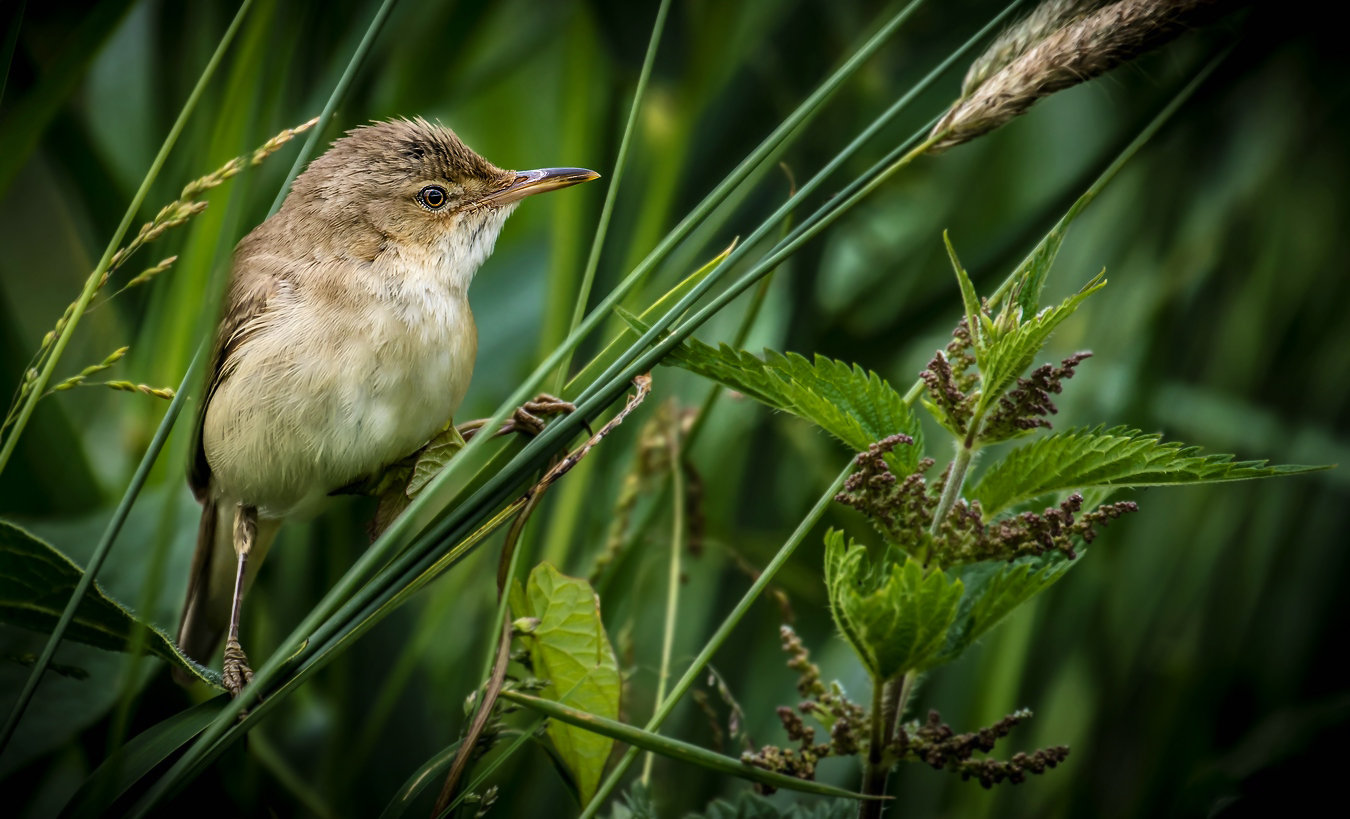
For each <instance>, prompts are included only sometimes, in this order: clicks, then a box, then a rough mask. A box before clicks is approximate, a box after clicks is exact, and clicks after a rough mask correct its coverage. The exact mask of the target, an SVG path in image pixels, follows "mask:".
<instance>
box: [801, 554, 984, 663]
mask: <svg viewBox="0 0 1350 819" xmlns="http://www.w3.org/2000/svg"><path fill="white" fill-rule="evenodd" d="M825 586H826V588H827V589H828V590H829V595H830V610H831V611H832V612H833V614H834V621H835V623H836V624H837V625H838V626H839V630H840V631H841V632H843V634H844V637H845V638H846V639H847V640H848V641H849V643H850V644H851V645H852V646H853V649H854V650H855V651H856V652H857V653H858V656H859V658H860V659H861V660H862V661H863V664H864V665H866V666H867V668H868V670H869V671H870V672H871V673H872V676H873V677H875V678H876V679H878V680H889V679H892V678H894V677H897V676H899V675H900V674H903V673H905V672H907V671H921V670H923V669H924V668H927V667H928V666H929V665H930V660H932V659H933V658H934V655H936V654H937V652H938V650H939V649H941V648H942V646H943V644H944V643H945V642H946V640H947V631H948V628H949V627H950V626H951V624H952V621H953V620H954V619H955V618H956V612H957V607H958V606H959V605H960V602H961V594H962V590H963V586H962V583H961V581H960V580H957V581H955V582H951V581H949V580H948V578H947V575H946V574H945V573H944V572H943V571H942V570H940V569H936V568H934V569H933V570H931V571H929V572H927V574H926V576H925V572H924V568H923V565H922V564H921V563H919V562H918V561H917V560H914V559H913V558H911V557H908V556H906V557H905V561H904V563H903V564H902V563H900V562H899V561H898V560H889V559H888V560H883V561H882V562H880V563H879V564H877V565H876V566H875V567H872V566H871V565H870V561H869V559H868V556H867V549H866V548H864V547H863V546H860V545H858V544H856V543H848V544H846V543H845V540H844V534H843V533H842V532H838V531H834V530H831V531H830V532H828V533H827V534H826V535H825Z"/></svg>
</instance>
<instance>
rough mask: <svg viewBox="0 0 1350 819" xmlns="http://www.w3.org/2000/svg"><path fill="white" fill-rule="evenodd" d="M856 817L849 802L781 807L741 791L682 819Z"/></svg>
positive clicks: (853, 808) (852, 802)
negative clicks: (732, 797) (730, 797)
mask: <svg viewBox="0 0 1350 819" xmlns="http://www.w3.org/2000/svg"><path fill="white" fill-rule="evenodd" d="M857 815H858V805H857V803H856V802H854V801H852V800H841V799H836V800H834V801H832V802H818V803H816V804H814V805H802V804H790V805H781V806H780V805H778V804H776V803H774V802H771V801H770V800H768V799H766V798H764V797H763V796H760V795H759V794H757V793H755V792H754V791H742V792H741V793H738V794H736V798H735V799H733V800H732V801H730V802H728V801H726V800H724V799H718V800H716V801H713V802H710V803H709V804H708V807H707V808H705V809H704V811H703V813H690V814H686V815H685V817H684V819H853V817H855V816H857ZM615 819H618V817H617V816H616V817H615Z"/></svg>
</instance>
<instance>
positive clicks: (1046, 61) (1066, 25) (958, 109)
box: [930, 0, 1239, 153]
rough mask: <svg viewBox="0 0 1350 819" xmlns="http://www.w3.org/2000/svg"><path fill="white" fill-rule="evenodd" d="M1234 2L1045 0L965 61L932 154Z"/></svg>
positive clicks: (1004, 121) (1205, 19) (1221, 11)
mask: <svg viewBox="0 0 1350 819" xmlns="http://www.w3.org/2000/svg"><path fill="white" fill-rule="evenodd" d="M1237 5H1239V3H1238V2H1237V0H1118V2H1114V3H1112V2H1103V0H1046V2H1044V3H1042V4H1041V5H1040V6H1038V7H1037V8H1036V9H1035V10H1034V11H1032V12H1031V14H1029V15H1028V16H1027V17H1026V18H1024V19H1023V20H1022V21H1021V22H1019V23H1018V24H1016V25H1014V26H1013V27H1011V28H1009V29H1008V30H1007V31H1005V32H1004V33H1003V34H1002V35H1000V36H999V37H998V38H997V39H996V40H994V42H993V43H992V44H991V45H990V47H989V48H988V49H986V50H985V52H984V54H982V55H981V56H980V57H979V58H978V59H977V60H976V61H975V62H974V63H973V64H972V65H971V67H970V70H969V71H968V72H967V73H966V78H965V82H964V83H963V84H962V88H961V98H960V99H959V100H957V101H956V102H955V103H954V104H953V105H952V107H951V109H950V110H949V111H948V112H947V114H946V115H945V116H944V117H943V118H942V119H941V120H940V121H939V122H938V124H937V125H936V126H935V127H934V128H933V133H934V134H935V135H936V134H940V133H942V132H944V131H945V132H946V136H945V137H943V138H942V139H941V140H939V141H938V142H937V143H935V144H934V145H933V147H932V148H931V149H930V152H931V153H936V152H939V151H943V150H946V149H948V148H951V147H954V146H956V145H960V144H961V143H963V142H968V141H970V140H972V139H974V138H975V137H977V136H980V135H982V134H986V133H988V132H990V131H992V130H994V129H996V128H999V127H1001V126H1003V125H1005V124H1007V123H1008V122H1010V121H1012V120H1013V119H1015V118H1017V117H1019V116H1021V115H1022V114H1024V113H1026V111H1027V110H1028V109H1029V108H1031V106H1032V105H1034V104H1036V102H1037V101H1038V100H1040V99H1042V98H1044V97H1047V96H1049V95H1051V94H1053V93H1055V92H1056V91H1062V90H1064V89H1065V88H1069V87H1071V86H1074V85H1077V84H1079V83H1081V82H1085V81H1087V80H1090V79H1092V78H1093V77H1097V76H1099V75H1101V74H1104V73H1106V72H1107V71H1110V70H1111V69H1112V68H1115V67H1116V66H1118V65H1120V64H1121V63H1125V62H1128V61H1129V60H1131V59H1134V58H1135V57H1137V56H1139V55H1141V54H1143V53H1145V52H1148V51H1151V50H1153V49H1155V48H1158V47H1159V46H1161V45H1163V44H1164V43H1166V42H1168V41H1170V40H1172V39H1175V38H1176V37H1177V36H1179V35H1181V34H1183V33H1185V32H1186V31H1189V30H1191V29H1194V28H1196V27H1197V26H1200V25H1204V24H1205V23H1208V22H1210V21H1212V20H1214V19H1216V18H1217V17H1219V16H1220V15H1222V14H1224V13H1226V12H1228V11H1229V10H1231V9H1232V8H1234V7H1235V6H1237Z"/></svg>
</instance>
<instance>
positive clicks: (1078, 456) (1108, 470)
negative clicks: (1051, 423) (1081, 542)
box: [970, 427, 1329, 517]
mask: <svg viewBox="0 0 1350 819" xmlns="http://www.w3.org/2000/svg"><path fill="white" fill-rule="evenodd" d="M1199 453H1200V448H1199V447H1187V446H1183V445H1182V444H1180V443H1163V442H1162V436H1161V435H1145V434H1144V433H1142V432H1140V431H1139V430H1137V429H1127V428H1126V427H1115V428H1113V429H1109V430H1105V431H1103V429H1102V427H1097V428H1095V429H1077V430H1068V431H1066V432H1062V433H1060V434H1058V435H1051V436H1049V437H1047V438H1041V439H1040V440H1037V441H1035V442H1033V443H1030V444H1026V445H1025V446H1021V447H1018V448H1017V449H1014V450H1013V451H1011V452H1009V453H1008V456H1007V457H1006V458H1004V459H1003V460H1002V461H999V462H998V463H996V464H994V465H993V466H991V467H990V468H989V470H988V471H986V472H985V473H984V475H983V476H982V477H981V478H980V481H979V483H977V484H976V485H975V487H974V488H973V489H972V490H971V492H970V495H971V497H972V498H974V499H976V500H978V501H979V502H980V505H981V506H982V507H983V508H984V513H985V515H986V516H989V517H992V516H993V515H996V514H998V513H999V512H1002V511H1003V510H1005V509H1007V508H1008V507H1010V506H1013V505H1016V504H1018V503H1021V502H1023V501H1027V500H1030V499H1032V498H1035V497H1037V496H1038V495H1044V494H1046V493H1048V492H1060V491H1064V490H1068V489H1079V490H1082V489H1093V488H1098V487H1108V488H1116V489H1119V488H1123V487H1130V486H1177V485H1182V484H1197V483H1221V482H1224V481H1243V480H1250V479H1252V478H1271V477H1275V476H1278V475H1298V474H1301V473H1304V472H1315V471H1317V470H1321V469H1328V468H1329V467H1326V466H1300V465H1284V466H1267V465H1266V461H1234V460H1233V456H1232V455H1201V454H1199Z"/></svg>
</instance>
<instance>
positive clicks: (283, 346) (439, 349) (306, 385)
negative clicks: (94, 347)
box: [203, 259, 477, 517]
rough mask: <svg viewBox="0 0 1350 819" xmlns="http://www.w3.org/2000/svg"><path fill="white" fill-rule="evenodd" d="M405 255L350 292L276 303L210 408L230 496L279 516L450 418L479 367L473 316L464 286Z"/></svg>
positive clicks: (382, 462) (214, 457) (410, 446)
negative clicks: (342, 295) (445, 280)
mask: <svg viewBox="0 0 1350 819" xmlns="http://www.w3.org/2000/svg"><path fill="white" fill-rule="evenodd" d="M396 261H397V260H396ZM401 261H402V264H400V265H399V267H400V268H402V269H399V270H391V269H385V270H384V271H382V272H381V271H372V272H371V275H370V276H368V277H364V278H363V279H362V280H360V281H348V282H345V283H344V286H350V287H355V288H357V290H356V292H350V293H348V294H347V295H349V296H351V298H332V293H331V292H330V293H327V294H323V293H318V294H316V293H315V292H314V291H310V293H309V294H308V295H306V294H305V293H304V292H302V293H300V294H297V296H296V297H295V298H293V299H292V300H290V301H289V302H287V303H285V304H282V305H279V306H278V308H277V309H276V310H275V311H273V310H272V309H270V308H269V311H268V312H269V320H268V322H267V323H266V326H265V327H263V328H262V329H260V330H259V331H258V332H256V333H254V334H252V335H251V336H250V337H249V339H248V341H247V342H245V343H244V345H242V346H241V347H240V348H239V350H238V351H237V353H236V355H235V356H234V358H233V359H232V360H236V361H237V364H236V365H235V367H234V369H233V371H232V372H231V374H230V375H229V377H228V378H227V379H226V380H225V381H223V382H222V383H221V385H220V387H219V388H218V389H217V392H216V394H215V395H214V396H213V397H212V399H211V404H210V406H209V407H208V409H207V414H206V419H205V424H204V426H203V445H204V447H205V450H206V456H207V460H208V461H209V463H210V464H211V468H212V473H213V475H214V480H215V482H216V485H217V487H218V491H219V492H220V493H221V494H223V495H225V496H227V497H231V498H234V499H236V500H238V501H241V502H243V503H246V504H250V505H254V506H257V507H259V511H260V512H262V513H263V514H264V515H265V516H268V517H274V516H276V517H279V516H282V515H285V514H288V513H290V512H292V511H293V510H294V509H295V507H297V506H299V505H302V504H304V503H305V502H307V501H308V500H309V499H311V498H313V497H316V496H322V495H326V494H327V493H329V492H331V491H332V490H334V489H338V488H341V487H343V486H345V485H347V484H349V483H352V482H354V481H357V480H360V479H362V478H364V477H367V476H369V475H371V474H374V473H375V472H377V471H378V470H380V469H381V468H383V467H384V466H386V465H388V464H390V463H392V462H394V461H397V460H399V459H401V458H403V457H405V456H407V455H408V454H410V453H412V452H414V451H415V450H417V449H418V448H419V447H421V446H422V445H423V444H425V443H426V442H427V440H429V439H430V438H431V437H432V436H434V435H435V434H436V433H438V432H439V431H440V430H441V429H442V428H443V427H444V425H445V424H446V422H448V421H449V420H450V419H451V418H452V416H453V414H454V412H455V410H456V409H458V407H459V404H460V402H461V401H462V400H463V398H464V394H465V392H466V391H467V390H468V387H469V380H470V377H471V376H472V374H473V364H474V357H475V354H476V352H477V331H476V328H475V327H474V322H473V315H472V313H471V312H470V310H469V304H468V300H467V298H466V297H465V294H464V293H463V291H462V290H459V289H457V288H447V287H446V286H445V285H444V284H443V282H439V281H436V280H435V278H434V277H433V276H432V275H430V274H431V273H432V272H434V271H428V270H427V268H426V267H424V266H417V268H416V269H413V270H409V269H407V267H405V266H404V265H406V264H409V263H411V262H413V261H414V260H407V259H404V260H401ZM357 305H359V306H357Z"/></svg>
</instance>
